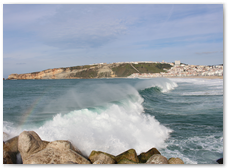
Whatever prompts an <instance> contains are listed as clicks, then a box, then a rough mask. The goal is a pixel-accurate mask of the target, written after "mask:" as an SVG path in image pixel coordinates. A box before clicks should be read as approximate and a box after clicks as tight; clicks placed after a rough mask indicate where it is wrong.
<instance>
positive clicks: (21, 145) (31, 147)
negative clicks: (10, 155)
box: [18, 131, 48, 162]
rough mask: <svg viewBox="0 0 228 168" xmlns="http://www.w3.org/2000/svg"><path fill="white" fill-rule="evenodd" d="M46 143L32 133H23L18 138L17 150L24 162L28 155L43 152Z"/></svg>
mask: <svg viewBox="0 0 228 168" xmlns="http://www.w3.org/2000/svg"><path fill="white" fill-rule="evenodd" d="M47 144H48V142H47V141H42V140H41V139H40V137H39V136H38V135H37V133H36V132H34V131H23V132H22V133H21V134H20V135H19V137H18V150H19V152H20V154H21V158H22V160H23V162H24V160H26V159H27V158H28V157H29V156H30V155H32V154H34V153H37V152H39V151H41V150H43V149H44V148H45V147H46V146H47Z"/></svg>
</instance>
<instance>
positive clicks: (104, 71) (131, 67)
mask: <svg viewBox="0 0 228 168" xmlns="http://www.w3.org/2000/svg"><path fill="white" fill-rule="evenodd" d="M171 67H172V66H171V65H170V64H166V63H138V64H132V63H112V64H106V63H101V64H94V65H82V66H73V67H65V68H53V69H47V70H44V71H41V72H32V73H26V74H11V75H9V78H8V79H75V78H79V79H86V78H107V77H108V78H110V77H111V78H112V77H127V76H130V75H131V74H133V73H159V72H165V70H164V69H167V70H168V69H170V68H171Z"/></svg>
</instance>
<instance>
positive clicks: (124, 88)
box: [27, 79, 177, 156]
mask: <svg viewBox="0 0 228 168" xmlns="http://www.w3.org/2000/svg"><path fill="white" fill-rule="evenodd" d="M150 87H159V88H161V90H162V92H167V91H169V90H170V89H173V88H174V87H177V85H176V84H175V83H174V82H171V81H170V80H167V79H159V80H145V81H144V82H141V81H140V82H138V83H136V84H134V86H132V85H129V84H123V83H122V84H107V83H100V82H98V83H95V84H93V85H90V84H89V83H88V82H82V83H79V84H78V85H77V86H75V88H72V89H70V90H69V91H68V92H66V94H65V95H62V96H60V97H59V98H58V99H55V100H52V101H50V104H49V105H48V106H47V107H46V109H45V111H44V112H42V113H43V114H45V113H53V116H54V117H53V118H52V119H51V120H49V121H46V122H45V123H44V124H43V125H42V126H39V127H36V128H34V129H33V130H34V131H35V132H37V133H38V135H39V136H40V137H41V139H43V140H47V141H54V140H69V141H71V142H72V144H73V145H75V146H77V147H78V148H79V149H80V150H81V151H82V153H83V154H85V155H87V156H88V155H89V154H90V152H91V151H92V150H100V151H104V152H108V153H110V154H113V155H117V154H119V153H121V152H123V151H125V150H128V149H130V148H134V149H135V150H136V151H137V153H141V152H144V151H147V150H149V149H150V148H152V147H156V148H158V149H160V148H165V147H166V143H165V140H167V139H168V138H169V135H170V133H171V132H172V130H171V129H169V128H167V127H165V126H164V125H161V124H160V123H159V121H157V120H156V119H155V117H154V116H151V115H149V114H145V113H144V108H143V106H142V103H143V101H144V100H143V98H142V97H141V96H140V94H139V92H138V90H141V89H145V88H150ZM42 113H41V114H42ZM30 129H31V126H29V127H27V130H30Z"/></svg>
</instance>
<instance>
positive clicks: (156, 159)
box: [146, 154, 168, 164]
mask: <svg viewBox="0 0 228 168" xmlns="http://www.w3.org/2000/svg"><path fill="white" fill-rule="evenodd" d="M146 164H168V160H167V158H166V157H164V156H162V155H160V154H154V155H153V156H151V157H150V158H149V159H148V160H147V162H146Z"/></svg>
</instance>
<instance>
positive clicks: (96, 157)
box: [89, 151, 115, 163]
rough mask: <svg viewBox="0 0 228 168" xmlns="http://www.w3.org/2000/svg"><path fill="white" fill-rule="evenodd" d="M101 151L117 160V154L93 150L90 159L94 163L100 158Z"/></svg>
mask: <svg viewBox="0 0 228 168" xmlns="http://www.w3.org/2000/svg"><path fill="white" fill-rule="evenodd" d="M101 153H102V154H105V155H107V156H109V157H111V158H112V159H113V160H115V156H113V155H111V154H108V153H105V152H101V151H92V152H91V153H90V155H89V160H90V161H91V162H92V163H94V162H95V161H96V160H98V156H99V155H100V154H101Z"/></svg>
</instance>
